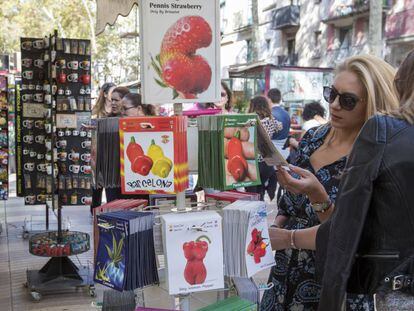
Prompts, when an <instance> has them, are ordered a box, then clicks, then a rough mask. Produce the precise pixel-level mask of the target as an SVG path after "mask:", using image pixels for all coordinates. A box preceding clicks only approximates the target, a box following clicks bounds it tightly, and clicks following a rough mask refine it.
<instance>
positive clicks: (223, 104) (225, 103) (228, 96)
mask: <svg viewBox="0 0 414 311" xmlns="http://www.w3.org/2000/svg"><path fill="white" fill-rule="evenodd" d="M220 96H221V99H220V101H219V102H217V103H206V104H198V105H199V107H200V108H204V109H206V108H216V109H221V110H222V113H229V112H231V111H232V108H233V103H232V97H233V95H232V92H231V90H230V88H229V87H228V85H227V84H226V83H225V82H224V81H221V92H220Z"/></svg>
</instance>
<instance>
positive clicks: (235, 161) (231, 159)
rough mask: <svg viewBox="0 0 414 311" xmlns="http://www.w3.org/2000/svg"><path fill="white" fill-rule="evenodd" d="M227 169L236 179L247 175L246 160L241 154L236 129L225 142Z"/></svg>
mask: <svg viewBox="0 0 414 311" xmlns="http://www.w3.org/2000/svg"><path fill="white" fill-rule="evenodd" d="M227 158H228V162H227V170H228V171H229V173H230V174H231V175H232V176H233V178H234V179H235V180H236V181H242V180H244V179H245V178H246V175H247V169H248V166H247V161H246V159H245V158H244V156H243V146H242V143H241V141H240V131H237V132H236V133H235V134H234V136H233V137H232V138H231V139H230V141H229V143H228V144H227Z"/></svg>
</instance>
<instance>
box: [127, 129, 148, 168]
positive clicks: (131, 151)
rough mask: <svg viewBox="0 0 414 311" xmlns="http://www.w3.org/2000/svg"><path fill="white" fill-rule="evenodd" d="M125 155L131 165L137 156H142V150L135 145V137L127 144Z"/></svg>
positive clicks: (138, 145) (139, 146)
mask: <svg viewBox="0 0 414 311" xmlns="http://www.w3.org/2000/svg"><path fill="white" fill-rule="evenodd" d="M126 154H127V157H128V159H129V161H130V162H131V163H132V162H133V161H134V160H135V159H136V158H137V157H138V156H142V155H144V150H142V147H141V145H140V144H137V143H136V142H135V137H134V136H132V137H131V141H130V142H129V144H128V147H127V149H126Z"/></svg>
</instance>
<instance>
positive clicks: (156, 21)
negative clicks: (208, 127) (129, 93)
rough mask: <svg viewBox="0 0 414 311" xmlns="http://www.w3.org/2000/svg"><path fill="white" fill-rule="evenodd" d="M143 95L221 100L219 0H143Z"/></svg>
mask: <svg viewBox="0 0 414 311" xmlns="http://www.w3.org/2000/svg"><path fill="white" fill-rule="evenodd" d="M140 14H141V15H140V36H141V40H142V41H141V82H142V96H143V97H142V99H143V102H144V103H148V104H165V103H188V102H189V103H193V102H195V101H196V102H217V101H219V100H220V90H221V89H220V62H219V57H220V54H219V53H220V50H219V49H220V24H219V1H218V0H209V1H206V0H148V1H147V0H145V1H144V0H141V1H140Z"/></svg>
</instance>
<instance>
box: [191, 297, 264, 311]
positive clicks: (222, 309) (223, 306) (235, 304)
mask: <svg viewBox="0 0 414 311" xmlns="http://www.w3.org/2000/svg"><path fill="white" fill-rule="evenodd" d="M229 310H232V311H256V310H257V304H256V303H253V302H251V301H248V300H244V299H241V298H240V297H238V296H234V297H230V298H227V299H224V300H221V301H219V302H216V303H213V304H211V305H209V306H207V307H205V308H201V309H199V310H198V311H229Z"/></svg>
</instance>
